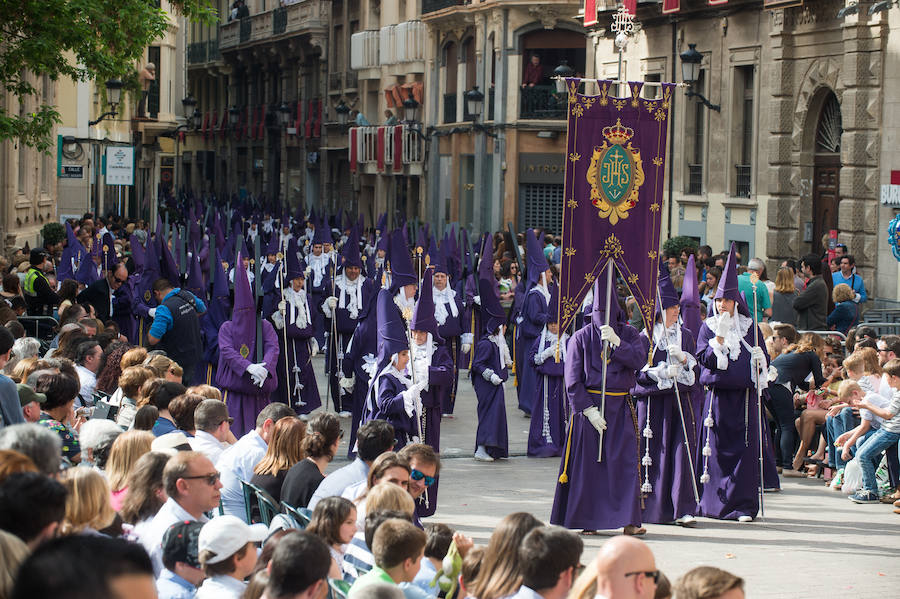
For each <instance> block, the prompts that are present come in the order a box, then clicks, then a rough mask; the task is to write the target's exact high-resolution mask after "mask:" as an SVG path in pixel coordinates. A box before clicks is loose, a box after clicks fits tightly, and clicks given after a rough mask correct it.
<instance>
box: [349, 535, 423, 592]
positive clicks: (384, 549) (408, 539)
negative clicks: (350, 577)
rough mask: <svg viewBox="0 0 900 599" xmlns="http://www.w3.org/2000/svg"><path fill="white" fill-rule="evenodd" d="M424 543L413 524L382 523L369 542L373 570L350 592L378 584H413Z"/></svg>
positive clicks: (358, 581)
mask: <svg viewBox="0 0 900 599" xmlns="http://www.w3.org/2000/svg"><path fill="white" fill-rule="evenodd" d="M425 541H426V537H425V533H424V532H423V531H421V530H419V529H418V528H416V526H415V525H414V524H413V523H412V522H409V521H407V520H401V519H399V518H390V519H388V520H385V521H384V522H383V523H382V524H381V525H380V526H379V527H378V529H377V530H376V531H375V537H374V538H373V540H372V554H373V555H374V556H375V567H374V568H372V569H371V570H370V571H369V572H368V573H366V574H364V575H362V576H360V577H359V578H358V579H357V580H356V582H355V583H353V591H354V592H357V590H358V589H361V588H365V587H366V586H369V585H372V584H375V583H378V582H386V583H388V584H400V583H401V582H412V581H413V579H414V578H415V577H416V574H418V573H419V562H421V561H422V556H423V555H424V552H425Z"/></svg>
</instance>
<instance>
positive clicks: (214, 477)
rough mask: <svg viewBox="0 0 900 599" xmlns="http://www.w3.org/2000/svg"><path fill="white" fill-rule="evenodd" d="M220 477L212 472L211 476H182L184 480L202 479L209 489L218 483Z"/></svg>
mask: <svg viewBox="0 0 900 599" xmlns="http://www.w3.org/2000/svg"><path fill="white" fill-rule="evenodd" d="M221 476H222V475H221V474H220V473H218V472H213V473H212V474H198V475H197V476H182V477H181V478H183V479H184V480H194V479H203V480H204V482H206V484H208V485H209V486H210V487H211V486H213V485H215V484H216V483H217V482H219V478H220V477H221Z"/></svg>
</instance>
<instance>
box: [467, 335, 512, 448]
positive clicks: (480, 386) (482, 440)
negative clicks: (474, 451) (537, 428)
mask: <svg viewBox="0 0 900 599" xmlns="http://www.w3.org/2000/svg"><path fill="white" fill-rule="evenodd" d="M491 337H492V335H491V336H489V335H483V336H482V337H481V339H479V340H478V343H477V344H476V345H475V349H474V350H473V351H474V356H473V359H472V386H473V387H474V388H475V398H476V399H477V400H478V429H477V430H476V432H475V447H476V448H477V447H478V446H479V445H483V446H484V448H485V450H486V451H487V453H488V455H490V456H491V457H492V458H494V459H497V458H506V457H509V433H508V430H507V427H506V400H505V396H504V393H503V383H501V384H499V385H494V384H493V383H491V382H490V381H486V380H484V376H483V374H484V371H485V370H488V369H490V370H493V371H494V374H496V375H497V376H499V377H500V379H501V380H502V381H503V382H506V380H507V379H508V378H509V371H508V370H507V366H508V365H501V362H500V348H499V347H498V345H497V344H496V343H494V342H493V341H492V340H491Z"/></svg>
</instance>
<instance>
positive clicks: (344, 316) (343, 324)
mask: <svg viewBox="0 0 900 599" xmlns="http://www.w3.org/2000/svg"><path fill="white" fill-rule="evenodd" d="M360 277H362V275H360ZM360 284H361V285H362V305H361V306H359V309H358V311H357V315H356V318H353V317H352V316H351V315H350V311H349V310H348V309H347V308H341V307H340V299H341V295H343V296H344V298H345V301H347V300H348V299H349V295H348V294H347V292H345V291H343V290H342V289H341V288H340V287H337V286H336V287H335V290H334V292H335V297H337V298H338V305H337V306H335V308H334V318H333V320H334V324H332V319H329V320H328V321H327V323H326V327H327V331H328V332H329V340H328V350H327V355H326V358H327V362H326V371H327V372H328V384H329V385H331V399H332V401H333V402H334V407H335V410H337V411H338V412H344V411H347V412H350V411H351V410H352V408H353V405H352V404H351V402H352V396H351V395H346V394H345V395H343V396H342V395H341V388H340V385H338V380H339V379H340V376H341V373H342V372H343V362H344V359H345V354H346V352H347V346H348V345H349V344H350V339H351V338H352V337H353V333H354V331H356V325H357V323H358V322H359V319H360V318H361V317H363V316H364V315H365V314H366V313H368V311H369V305H370V304H373V303H374V301H375V292H374V289H373V286H372V281H370V280H369V279H363V280H362V281H361V282H360ZM332 333H334V335H333V336H332ZM326 407H327V406H326Z"/></svg>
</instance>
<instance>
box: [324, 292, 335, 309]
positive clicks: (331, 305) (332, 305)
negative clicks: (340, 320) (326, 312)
mask: <svg viewBox="0 0 900 599" xmlns="http://www.w3.org/2000/svg"><path fill="white" fill-rule="evenodd" d="M337 304H338V299H337V298H336V297H334V296H333V295H332V296H331V297H329V298H326V299H325V305H326V306H328V307H329V308H330V309H331V310H334V309H335V308H336V307H337Z"/></svg>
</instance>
